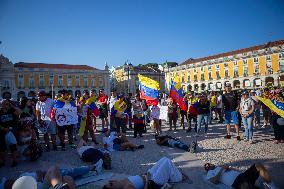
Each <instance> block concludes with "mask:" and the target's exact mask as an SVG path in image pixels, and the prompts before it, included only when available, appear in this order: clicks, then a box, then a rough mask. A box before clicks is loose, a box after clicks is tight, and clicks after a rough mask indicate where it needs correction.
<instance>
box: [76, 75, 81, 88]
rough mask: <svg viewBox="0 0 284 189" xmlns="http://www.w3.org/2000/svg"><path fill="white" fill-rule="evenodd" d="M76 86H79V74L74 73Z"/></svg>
mask: <svg viewBox="0 0 284 189" xmlns="http://www.w3.org/2000/svg"><path fill="white" fill-rule="evenodd" d="M76 87H80V76H79V75H76Z"/></svg>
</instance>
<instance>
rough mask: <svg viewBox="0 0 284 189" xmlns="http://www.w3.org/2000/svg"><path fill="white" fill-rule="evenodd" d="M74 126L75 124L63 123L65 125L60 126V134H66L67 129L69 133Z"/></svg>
mask: <svg viewBox="0 0 284 189" xmlns="http://www.w3.org/2000/svg"><path fill="white" fill-rule="evenodd" d="M73 127H74V125H63V126H58V133H60V134H65V131H66V130H67V132H68V133H70V132H71V133H72V132H73Z"/></svg>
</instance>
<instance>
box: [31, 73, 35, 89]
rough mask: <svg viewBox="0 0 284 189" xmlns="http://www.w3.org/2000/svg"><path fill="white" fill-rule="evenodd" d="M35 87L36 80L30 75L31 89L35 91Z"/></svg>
mask: <svg viewBox="0 0 284 189" xmlns="http://www.w3.org/2000/svg"><path fill="white" fill-rule="evenodd" d="M34 87H35V80H34V76H33V75H32V74H31V75H30V88H31V89H33V88H34Z"/></svg>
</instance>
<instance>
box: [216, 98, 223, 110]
mask: <svg viewBox="0 0 284 189" xmlns="http://www.w3.org/2000/svg"><path fill="white" fill-rule="evenodd" d="M216 107H217V108H223V102H222V95H219V96H218V97H217V106H216Z"/></svg>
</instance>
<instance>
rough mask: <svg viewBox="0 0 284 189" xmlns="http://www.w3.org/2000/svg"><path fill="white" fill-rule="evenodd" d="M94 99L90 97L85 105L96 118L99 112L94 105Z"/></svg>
mask: <svg viewBox="0 0 284 189" xmlns="http://www.w3.org/2000/svg"><path fill="white" fill-rule="evenodd" d="M95 100H96V97H95V96H91V97H90V98H88V99H87V100H86V104H87V105H89V107H90V109H91V110H92V112H93V114H94V115H95V116H96V117H98V116H99V115H100V110H99V108H98V107H97V105H96V103H95Z"/></svg>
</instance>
